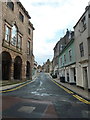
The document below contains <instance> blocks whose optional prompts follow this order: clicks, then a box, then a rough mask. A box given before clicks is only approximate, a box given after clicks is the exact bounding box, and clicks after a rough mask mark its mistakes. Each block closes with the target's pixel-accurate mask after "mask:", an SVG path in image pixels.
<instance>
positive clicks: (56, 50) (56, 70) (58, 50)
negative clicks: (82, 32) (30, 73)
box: [53, 29, 69, 76]
mask: <svg viewBox="0 0 90 120" xmlns="http://www.w3.org/2000/svg"><path fill="white" fill-rule="evenodd" d="M68 37H69V30H68V29H67V32H66V34H65V35H64V37H62V38H61V39H60V40H59V41H58V42H57V43H56V45H55V47H54V49H53V50H54V58H53V74H54V75H55V74H56V75H57V76H58V74H59V60H58V59H59V54H60V53H61V52H62V50H63V49H64V47H65V46H66V45H67V44H68V42H69V39H68Z"/></svg>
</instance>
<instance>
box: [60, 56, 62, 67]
mask: <svg viewBox="0 0 90 120" xmlns="http://www.w3.org/2000/svg"><path fill="white" fill-rule="evenodd" d="M60 63H61V66H62V57H61V58H60Z"/></svg>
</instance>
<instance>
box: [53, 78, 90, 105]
mask: <svg viewBox="0 0 90 120" xmlns="http://www.w3.org/2000/svg"><path fill="white" fill-rule="evenodd" d="M51 81H52V82H54V83H55V84H56V85H58V86H59V87H60V88H62V89H64V90H65V91H66V92H68V93H69V94H74V93H73V92H72V91H70V90H68V89H67V88H65V87H63V86H62V85H60V84H59V83H57V82H56V81H54V80H51ZM73 97H75V98H77V99H78V100H79V101H81V102H83V103H86V104H90V101H88V100H85V99H84V98H82V97H80V96H79V95H76V94H74V95H73Z"/></svg>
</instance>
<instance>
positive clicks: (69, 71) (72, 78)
mask: <svg viewBox="0 0 90 120" xmlns="http://www.w3.org/2000/svg"><path fill="white" fill-rule="evenodd" d="M63 40H64V39H63ZM68 41H69V42H68V43H67V44H66V46H65V47H64V48H63V50H62V51H61V52H60V54H59V57H58V59H59V77H60V78H62V77H63V79H64V81H65V82H68V83H70V84H75V83H76V58H75V42H74V41H75V40H74V32H73V31H70V32H69V36H68Z"/></svg>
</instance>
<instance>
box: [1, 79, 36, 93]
mask: <svg viewBox="0 0 90 120" xmlns="http://www.w3.org/2000/svg"><path fill="white" fill-rule="evenodd" d="M34 81H35V80H33V81H30V82H28V83H25V84H23V85H20V86H18V87H15V88H11V89H9V90H2V91H0V93H5V92H11V91H14V90H17V89H20V88H22V87H24V86H26V85H28V84H30V83H32V82H34Z"/></svg>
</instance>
